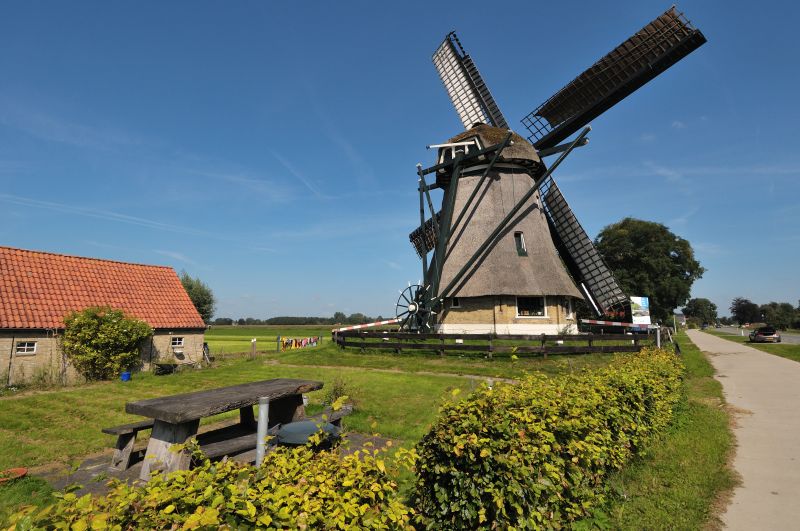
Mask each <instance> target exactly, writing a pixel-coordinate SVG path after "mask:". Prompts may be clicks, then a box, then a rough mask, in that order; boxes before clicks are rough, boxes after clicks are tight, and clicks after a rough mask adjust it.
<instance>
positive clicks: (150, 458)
mask: <svg viewBox="0 0 800 531" xmlns="http://www.w3.org/2000/svg"><path fill="white" fill-rule="evenodd" d="M322 385H323V384H322V382H318V381H314V380H297V379H291V378H277V379H273V380H262V381H258V382H250V383H246V384H240V385H232V386H229V387H221V388H218V389H209V390H206V391H198V392H194V393H184V394H179V395H171V396H164V397H159V398H150V399H147V400H139V401H137V402H128V403H127V404H125V411H126V412H127V413H131V414H133V415H141V416H143V417H148V418H150V419H153V420H154V423H153V431H152V434H151V436H150V442H149V444H148V445H147V451H146V453H145V458H144V462H143V463H142V472H141V475H140V476H139V477H140V478H141V479H143V480H145V481H147V480H148V479H149V478H150V472H151V471H153V470H162V471H164V472H172V471H174V470H184V469H187V468H189V465H190V459H191V456H190V455H188V454H187V453H186V452H171V451H170V447H171V446H172V445H173V444H180V443H184V442H186V441H187V440H188V439H189V438H191V437H194V436H196V435H197V429H198V427H199V425H200V419H202V418H204V417H210V416H212V415H217V414H219V413H224V412H226V411H233V410H235V409H238V410H239V423H238V424H237V425H234V426H231V427H226V428H222V429H220V430H216V431H214V432H210V433H205V434H203V438H204V441H205V442H207V443H209V444H213V443H215V442H216V443H219V442H223V443H224V442H225V441H230V440H231V439H232V438H236V437H241V436H243V434H249V436H252V434H254V433H255V430H256V427H257V422H256V419H255V415H254V413H253V405H255V404H257V403H258V399H259V397H268V398H269V400H270V404H269V425H270V426H274V425H277V424H285V423H289V422H293V421H296V420H299V419H303V418H305V408H304V407H303V396H302V395H303V393H307V392H309V391H315V390H317V389H321V388H322ZM198 440H199V438H198ZM253 441H255V438H254V437H253ZM201 447H202V443H201Z"/></svg>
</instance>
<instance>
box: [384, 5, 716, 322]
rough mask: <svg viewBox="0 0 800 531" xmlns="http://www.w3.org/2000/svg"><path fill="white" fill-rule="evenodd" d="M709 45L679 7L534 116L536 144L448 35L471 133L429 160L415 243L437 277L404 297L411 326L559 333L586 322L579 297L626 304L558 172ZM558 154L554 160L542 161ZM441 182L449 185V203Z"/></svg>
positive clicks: (450, 84)
mask: <svg viewBox="0 0 800 531" xmlns="http://www.w3.org/2000/svg"><path fill="white" fill-rule="evenodd" d="M704 42H705V37H704V36H703V34H702V33H701V32H700V31H699V30H697V29H695V28H693V27H692V26H691V25H690V24H689V22H688V21H687V20H686V19H685V18H684V17H683V15H682V14H680V13H678V12H677V11H676V10H675V8H674V7H673V8H671V9H669V10H667V11H666V12H665V13H664V14H662V15H661V16H659V17H658V18H656V19H655V20H653V21H652V22H650V23H649V24H647V25H646V26H645V27H644V28H642V29H641V30H640V31H639V32H637V33H636V34H635V35H633V36H632V37H630V38H629V39H628V40H626V41H625V42H623V43H622V44H621V45H619V46H617V47H616V48H615V49H614V50H612V51H611V52H610V53H609V54H607V55H606V56H604V57H603V58H602V59H600V60H599V61H598V62H596V63H595V64H594V65H592V67H590V68H589V69H588V70H586V71H585V72H584V73H582V74H581V75H579V76H578V77H577V78H575V79H574V80H573V81H572V82H570V83H569V84H568V85H567V86H565V87H564V88H563V89H561V90H560V91H559V92H557V93H556V94H555V95H553V96H552V97H551V98H549V99H548V100H547V101H546V102H545V103H544V104H542V105H540V106H539V107H538V108H537V109H536V110H534V111H533V112H532V113H530V114H529V115H528V116H526V117H525V118H524V119H523V120H522V122H523V124H524V125H525V126H526V127H527V128H528V130H529V131H530V136H529V137H528V140H525V139H524V138H522V137H521V136H519V135H517V134H516V133H513V132H512V131H510V130H509V129H508V124H507V123H506V120H505V118H504V117H503V115H502V113H501V112H500V110H499V108H498V106H497V104H496V103H495V101H494V99H493V97H492V95H491V93H490V92H489V90H488V88H487V87H486V84H485V83H484V81H483V79H482V78H481V76H480V74H479V73H478V70H477V68H476V67H475V65H474V63H473V62H472V59H471V58H470V57H469V55H467V54H466V53H465V52H464V50H463V48H462V46H461V43H460V42H459V40H458V38H457V37H456V35H455V33H450V34H448V35H447V37H446V38H445V40H444V41H443V42H442V44H441V46H440V47H439V48H438V49H437V50H436V52H435V53H434V55H433V62H434V65H435V66H436V69H437V71H438V72H439V75H440V77H441V79H442V82H443V83H444V85H445V88H446V89H447V92H448V94H449V96H450V99H451V101H452V102H453V105H454V106H455V108H456V111H457V112H458V115H459V117H460V118H461V121H462V123H463V125H464V127H465V128H466V131H464V132H462V133H460V134H458V135H456V136H454V137H453V138H451V139H449V140H448V141H447V142H446V143H444V144H439V145H435V146H429V147H431V148H437V149H438V160H437V163H436V164H435V165H433V166H431V167H430V168H426V169H423V168H422V167H421V166H418V175H419V207H420V227H419V228H417V229H416V230H414V231H413V232H412V233H411V234H410V236H409V239H410V240H411V242H412V244H413V245H414V248H415V249H416V251H417V253H418V255H419V256H420V258H421V260H422V269H423V274H424V279H425V280H424V281H423V283H422V284H420V285H415V286H409V288H407V289H406V290H405V291H404V292H402V293H401V296H400V299H399V300H398V303H397V316H398V318H399V319H400V320H401V323H402V325H403V327H404V328H406V329H411V330H419V331H429V330H438V331H444V332H459V333H463V332H467V333H469V332H474V333H485V332H495V333H498V334H502V333H525V334H529V333H535V334H541V333H557V332H560V331H562V330H564V328H566V327H568V326H569V325H571V324H573V323H574V311H573V309H574V302H575V301H576V300H580V299H583V300H585V301H586V302H587V304H588V305H589V307H590V308H591V309H592V310H593V311H594V312H595V313H596V314H597V316H603V315H607V314H609V313H611V312H619V311H620V310H624V308H625V306H626V305H627V304H628V297H627V296H626V294H624V293H623V292H622V290H621V289H620V288H619V285H618V284H617V282H616V281H615V280H614V277H613V275H612V274H611V271H610V270H609V269H608V267H607V266H606V265H605V263H604V262H603V260H602V258H601V257H600V256H599V254H598V253H597V250H596V249H595V248H594V245H593V244H592V241H591V239H590V238H589V237H588V235H587V234H586V232H585V231H584V230H583V228H582V227H581V225H580V224H579V223H578V221H577V218H576V217H575V215H574V213H573V212H572V210H571V209H570V207H569V205H568V204H567V202H566V200H565V199H564V197H563V195H562V194H561V191H560V190H559V189H558V187H557V185H556V183H555V181H554V180H553V177H552V173H553V171H554V170H555V169H556V168H557V167H558V165H559V164H560V163H561V161H563V160H564V158H565V157H566V156H567V155H569V153H571V151H572V150H573V149H575V148H576V147H580V146H583V145H585V144H586V142H587V140H588V139H587V138H586V135H587V133H588V132H589V127H587V126H586V124H588V122H589V121H590V120H592V119H593V118H595V117H596V116H599V115H600V114H601V113H603V112H604V111H605V110H607V109H609V108H610V107H611V106H613V105H614V104H616V103H617V102H619V101H621V100H622V99H624V98H625V97H626V96H628V95H629V94H631V93H632V92H633V91H635V90H636V89H638V88H639V87H641V86H642V85H644V84H645V83H647V82H648V81H649V80H651V79H653V78H654V77H656V76H657V75H658V74H660V73H661V72H663V71H664V70H666V69H667V68H669V67H670V66H671V65H673V64H674V63H676V62H677V61H679V60H680V59H682V58H683V57H685V56H686V55H687V54H689V53H690V52H691V51H693V50H694V49H696V48H697V47H699V46H700V45H702V44H703V43H704ZM579 131H580V132H579ZM576 132H579V134H578V135H577V136H576V137H575V138H574V139H572V140H570V141H568V142H566V143H564V144H561V142H564V141H565V140H567V139H568V138H569V137H570V136H572V135H573V134H575V133H576ZM556 155H557V156H558V157H557V159H556V160H555V161H554V162H553V163H551V164H550V165H549V167H548V166H547V165H545V164H544V162H543V161H542V159H543V158H546V157H550V156H556ZM431 174H433V175H435V182H433V183H430V184H429V183H428V182H427V180H426V176H427V175H431ZM434 189H441V190H442V191H443V198H442V202H441V206H440V208H439V209H438V211H437V209H436V208H435V207H434V203H433V201H432V198H431V190H434ZM426 207H427V211H426Z"/></svg>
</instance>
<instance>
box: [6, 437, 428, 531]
mask: <svg viewBox="0 0 800 531" xmlns="http://www.w3.org/2000/svg"><path fill="white" fill-rule="evenodd" d="M398 455H399V456H400V457H401V458H402V459H399V460H398V465H401V464H403V463H407V459H406V458H413V456H414V453H413V452H406V451H402V450H399V451H398ZM195 457H196V458H197V459H199V460H200V463H199V465H198V466H197V467H196V468H194V469H193V470H191V471H186V470H185V471H179V472H174V473H172V474H170V475H168V476H167V477H166V479H165V478H163V477H162V476H160V475H156V476H154V477H153V478H152V479H151V480H150V482H149V483H147V484H146V485H143V486H130V485H128V484H127V483H121V482H114V484H113V485H112V487H111V490H110V492H109V493H108V494H107V495H106V496H103V497H92V496H91V495H89V494H87V495H85V496H83V497H77V496H76V495H75V494H74V493H59V494H58V496H59V497H60V499H59V500H58V502H57V503H56V504H55V505H52V506H49V507H44V508H38V509H37V508H33V507H28V508H26V509H24V510H23V511H21V512H19V513H17V514H15V515H14V516H12V518H11V524H12V525H16V528H17V529H220V528H222V529H249V528H253V527H259V528H262V529H413V528H411V524H410V522H411V519H412V517H413V511H412V510H411V509H410V508H409V507H407V506H406V505H404V504H403V502H402V501H401V499H400V496H399V494H398V490H397V484H396V483H395V482H394V481H393V480H392V479H391V474H392V473H394V472H396V471H394V470H391V469H390V467H389V466H388V465H387V464H386V462H385V460H384V457H385V456H384V454H383V452H380V451H376V450H373V451H356V452H354V453H353V454H351V455H347V456H344V457H342V456H340V455H339V454H337V453H335V452H316V453H315V452H314V451H312V450H311V449H310V448H309V447H302V448H283V447H279V448H277V449H276V450H275V451H273V452H271V453H269V454H267V455H266V457H265V460H264V463H263V464H262V466H261V467H258V468H256V467H253V466H249V465H246V464H242V463H238V462H236V461H221V462H215V463H212V462H210V461H209V460H208V459H205V458H203V457H202V454H200V453H195Z"/></svg>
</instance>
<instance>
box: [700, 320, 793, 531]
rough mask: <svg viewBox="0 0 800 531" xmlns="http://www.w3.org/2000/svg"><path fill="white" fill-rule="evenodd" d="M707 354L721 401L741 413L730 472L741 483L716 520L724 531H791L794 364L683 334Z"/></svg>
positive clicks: (702, 335) (731, 344)
mask: <svg viewBox="0 0 800 531" xmlns="http://www.w3.org/2000/svg"><path fill="white" fill-rule="evenodd" d="M688 335H689V338H690V339H691V340H692V342H694V344H695V345H697V347H698V348H699V349H700V350H702V351H704V352H706V353H707V354H708V358H709V361H710V362H711V364H712V365H713V366H714V368H715V369H716V370H717V375H716V378H717V380H718V381H719V382H720V383H721V384H722V388H723V392H724V394H725V400H726V401H727V402H728V403H729V404H730V405H732V406H734V407H735V408H736V409H738V410H740V411H741V413H740V414H738V415H737V416H736V421H737V422H736V425H735V426H734V427H733V433H734V436H735V437H736V441H737V447H736V455H735V456H734V459H733V467H734V469H735V470H736V471H737V472H738V473H739V474H740V476H741V479H742V483H741V485H740V486H739V487H738V488H736V489H735V490H734V492H733V497H732V498H731V502H730V505H728V507H727V509H726V510H725V513H724V514H723V515H722V520H723V522H725V525H726V526H727V528H728V529H797V527H798V519H800V510H799V509H798V505H797V500H798V499H800V407H798V404H800V364H798V363H797V362H795V361H791V360H788V359H785V358H781V357H778V356H773V355H772V354H767V353H766V352H762V351H760V350H757V349H754V348H752V347H748V346H746V345H741V344H738V343H734V342H732V341H728V340H726V339H722V338H719V337H715V336H712V335H710V334H706V333H704V332H700V331H698V330H689V331H688Z"/></svg>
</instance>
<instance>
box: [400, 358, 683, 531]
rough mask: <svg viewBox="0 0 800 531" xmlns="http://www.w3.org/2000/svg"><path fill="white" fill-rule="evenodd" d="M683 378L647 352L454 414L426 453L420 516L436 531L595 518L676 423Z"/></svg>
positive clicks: (534, 383)
mask: <svg viewBox="0 0 800 531" xmlns="http://www.w3.org/2000/svg"><path fill="white" fill-rule="evenodd" d="M682 374H683V365H682V364H681V362H680V360H679V359H678V358H677V357H676V356H675V355H674V354H673V353H671V352H667V351H664V350H656V349H645V350H643V351H642V352H641V353H638V354H634V355H625V356H620V357H618V358H615V360H614V361H613V362H612V363H611V365H610V366H609V367H607V368H605V369H601V370H597V371H590V372H585V373H582V374H574V375H564V376H560V377H554V378H547V377H544V376H542V375H535V374H534V375H530V376H528V377H526V378H525V379H523V380H522V381H521V382H520V383H519V384H518V385H515V386H507V385H500V386H496V387H495V388H493V389H488V388H483V389H479V390H478V391H476V392H474V393H473V394H472V395H470V396H469V397H467V398H466V399H463V400H461V401H459V402H453V403H450V404H447V405H445V406H444V407H443V408H442V410H441V412H440V414H439V418H438V420H437V422H436V423H435V424H434V426H433V427H432V428H431V431H430V432H429V433H428V434H427V435H426V436H425V437H423V439H422V440H421V441H420V443H419V445H418V446H417V449H418V452H419V455H420V458H419V461H418V462H417V466H416V471H417V476H418V480H417V488H416V494H415V502H414V506H415V509H416V510H417V511H419V512H420V513H421V515H422V516H423V517H424V519H425V522H424V523H425V525H426V527H427V528H428V529H441V528H456V529H494V528H495V526H496V527H498V528H501V529H503V528H507V527H511V526H513V527H514V528H516V529H541V528H562V527H564V526H567V525H568V524H569V522H572V521H574V520H578V519H580V518H582V517H585V516H587V515H589V514H591V512H592V511H593V509H594V508H595V507H598V506H599V505H601V504H602V503H603V502H604V500H605V492H604V491H605V480H606V477H607V475H608V474H609V473H610V472H612V471H615V470H619V469H620V468H622V466H623V465H624V464H625V463H626V462H628V460H629V459H630V458H631V457H632V456H633V455H634V454H635V453H636V452H637V451H638V450H639V449H640V448H641V447H642V446H644V445H645V444H647V443H648V442H649V441H650V440H651V438H652V437H653V436H654V435H656V434H658V433H659V432H661V431H662V430H664V429H665V428H666V426H667V425H668V424H669V422H670V420H671V419H672V411H673V407H674V406H675V404H676V403H677V402H678V400H679V399H680V397H681V393H682V379H681V377H682Z"/></svg>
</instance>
